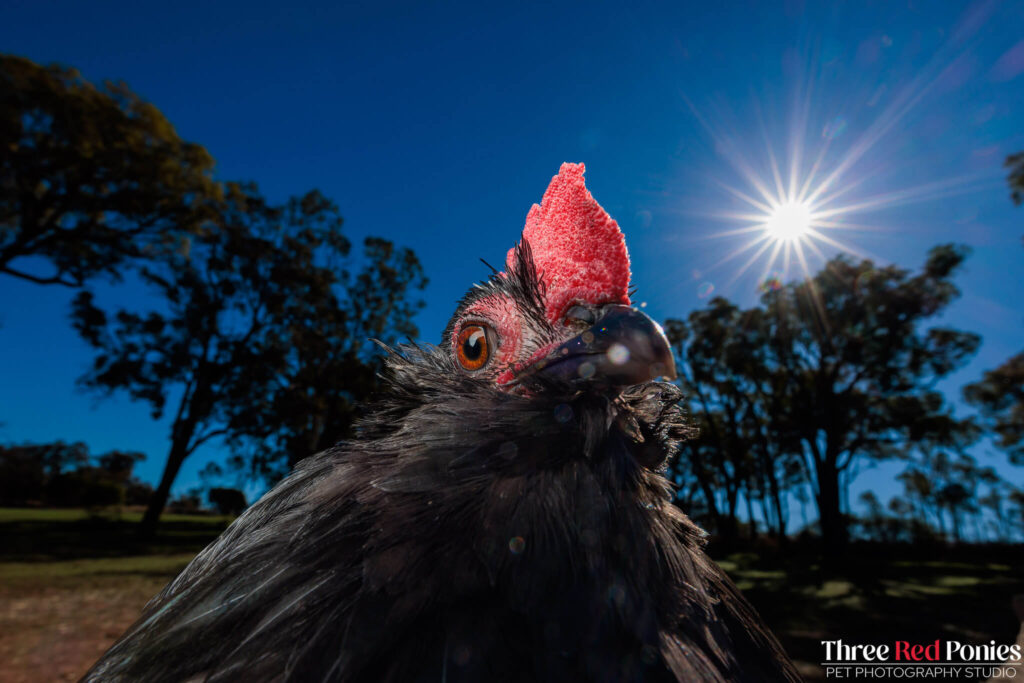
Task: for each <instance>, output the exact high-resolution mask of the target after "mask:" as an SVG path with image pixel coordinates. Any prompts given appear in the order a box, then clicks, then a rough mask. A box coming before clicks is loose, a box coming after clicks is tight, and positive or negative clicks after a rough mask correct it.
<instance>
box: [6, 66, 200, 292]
mask: <svg viewBox="0 0 1024 683" xmlns="http://www.w3.org/2000/svg"><path fill="white" fill-rule="evenodd" d="M0 92H2V93H3V97H2V98H0V149H2V150H3V154H0V273H6V274H7V275H11V276H14V277H18V278H22V279H24V280H28V281H30V282H35V283H39V284H58V285H64V286H68V287H79V286H81V285H82V284H83V283H84V282H85V281H86V280H88V279H89V278H92V277H94V276H96V275H100V274H105V275H108V276H110V277H113V278H114V279H117V278H118V277H119V276H120V274H121V272H122V267H123V266H124V264H125V261H126V260H130V259H135V258H138V257H142V256H148V255H151V254H153V253H156V252H159V251H162V250H166V249H176V248H178V247H179V245H180V243H181V240H182V239H183V235H185V234H187V233H189V232H191V231H193V230H194V229H196V227H197V226H198V225H199V224H200V222H201V221H202V220H203V218H204V209H205V208H206V207H208V205H209V204H208V200H209V199H210V198H212V197H215V196H217V194H218V193H219V191H220V190H219V186H218V185H217V183H215V182H214V181H213V179H212V169H213V159H212V158H211V157H210V155H209V154H208V153H207V152H206V150H205V149H203V148H202V147H200V146H199V145H195V144H192V143H188V142H183V141H182V140H181V139H180V138H179V137H178V135H177V133H176V132H175V131H174V128H173V127H172V126H171V124H170V123H169V122H168V121H167V119H165V118H164V116H163V114H161V113H160V111H159V110H158V109H157V108H156V107H155V106H153V105H152V104H149V103H147V102H144V101H143V100H141V99H140V98H139V97H138V96H137V95H136V94H134V93H133V92H132V91H131V90H129V89H128V87H127V86H126V85H124V84H123V83H109V82H108V83H105V84H103V85H102V86H95V85H93V84H92V83H89V82H88V81H86V80H85V79H83V78H82V77H81V75H80V74H79V73H78V72H77V71H75V70H74V69H68V68H64V67H61V66H46V67H43V66H39V65H37V64H35V63H33V62H31V61H29V60H27V59H23V58H21V57H13V56H5V55H0ZM32 257H39V258H42V259H45V260H46V261H47V262H48V269H47V272H39V271H38V270H37V269H35V268H34V267H33V266H32V265H30V259H31V258H32Z"/></svg>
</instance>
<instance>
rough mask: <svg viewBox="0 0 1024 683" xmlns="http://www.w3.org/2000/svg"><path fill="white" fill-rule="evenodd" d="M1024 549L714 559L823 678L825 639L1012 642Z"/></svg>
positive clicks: (872, 550) (900, 549)
mask: <svg viewBox="0 0 1024 683" xmlns="http://www.w3.org/2000/svg"><path fill="white" fill-rule="evenodd" d="M1021 550H1022V549H1021V547H1020V546H1000V545H985V546H961V547H943V546H931V547H914V546H884V545H879V544H856V545H854V546H852V547H851V548H850V550H849V552H848V554H847V556H846V557H844V558H843V560H842V562H839V563H835V564H834V565H833V566H831V567H830V568H827V569H826V568H825V565H824V564H823V562H822V560H821V558H820V556H818V555H817V554H816V553H814V552H812V551H811V550H810V549H808V548H806V547H803V548H801V547H795V548H791V549H789V550H788V551H778V550H765V551H763V552H760V553H750V552H745V553H729V554H724V555H721V556H719V557H717V558H716V559H718V560H719V561H720V563H721V564H722V566H723V567H724V568H725V569H726V571H727V572H728V573H729V575H730V576H731V577H732V579H733V580H734V581H735V582H736V584H737V585H738V586H739V587H740V589H741V590H743V592H744V593H745V594H746V596H747V597H748V599H749V600H750V601H751V602H752V603H753V604H754V605H755V607H756V608H757V609H758V611H759V612H760V613H761V615H762V616H763V617H764V619H765V621H766V622H768V624H769V625H770V626H771V627H772V629H773V630H774V631H775V633H776V634H777V635H778V637H779V639H780V640H781V641H782V644H783V645H784V646H785V648H786V650H787V651H788V652H789V653H790V655H791V656H792V657H793V658H794V659H796V660H801V661H802V662H805V663H808V664H809V666H805V667H802V669H803V672H804V673H805V675H807V677H808V678H809V679H811V680H815V679H819V678H821V676H822V675H823V672H822V671H821V667H820V666H817V664H818V663H820V662H821V661H822V657H823V654H824V647H823V646H822V644H821V641H823V640H836V639H842V640H843V641H844V642H846V643H850V644H858V643H873V644H888V645H890V647H891V646H892V644H893V643H894V642H895V641H897V640H905V641H909V642H911V643H931V642H933V641H934V640H936V639H939V640H943V641H945V640H957V641H960V642H965V643H966V642H970V643H988V642H989V641H990V640H995V641H996V643H1012V642H1014V639H1015V637H1016V634H1017V631H1018V630H1019V628H1020V624H1019V622H1018V621H1017V620H1016V619H1015V618H1014V616H1013V614H1012V612H1011V610H1010V599H1011V597H1012V596H1013V595H1014V594H1015V593H1020V592H1024V553H1022V552H1021ZM712 552H713V554H715V553H714V549H712Z"/></svg>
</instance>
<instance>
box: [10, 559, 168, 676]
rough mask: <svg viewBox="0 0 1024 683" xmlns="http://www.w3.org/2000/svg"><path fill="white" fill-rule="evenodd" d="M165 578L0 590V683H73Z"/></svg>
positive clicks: (108, 580)
mask: <svg viewBox="0 0 1024 683" xmlns="http://www.w3.org/2000/svg"><path fill="white" fill-rule="evenodd" d="M166 581H167V579H165V578H156V577H151V576H141V577H107V578H106V579H105V580H102V581H97V582H96V584H95V585H92V586H89V587H88V588H84V589H83V588H82V587H81V586H78V585H71V584H68V585H65V586H63V587H62V586H60V585H57V586H50V587H29V586H21V587H7V586H0V634H2V637H0V681H3V683H37V682H38V681H77V680H78V679H79V678H81V677H82V675H83V674H84V673H85V672H86V671H88V669H89V667H90V666H92V664H93V662H95V661H96V660H97V659H98V658H99V656H100V655H102V654H103V653H104V652H105V651H106V649H107V648H108V647H110V645H111V644H112V643H113V642H114V640H115V639H116V638H117V637H118V636H119V635H121V633H123V632H124V630H125V629H126V628H127V627H128V626H130V625H131V623H132V622H133V621H135V619H136V617H138V615H139V613H140V612H141V611H142V608H143V607H144V606H145V604H146V603H147V602H148V601H149V599H150V598H151V597H153V596H154V595H155V594H156V593H157V592H158V591H159V590H160V589H161V588H162V587H163V585H164V584H165V583H166Z"/></svg>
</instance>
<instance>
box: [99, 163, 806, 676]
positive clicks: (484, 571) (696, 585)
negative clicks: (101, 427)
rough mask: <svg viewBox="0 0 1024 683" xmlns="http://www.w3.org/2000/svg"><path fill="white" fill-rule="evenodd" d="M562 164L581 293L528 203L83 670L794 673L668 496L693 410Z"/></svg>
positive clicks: (551, 205) (602, 221)
mask: <svg viewBox="0 0 1024 683" xmlns="http://www.w3.org/2000/svg"><path fill="white" fill-rule="evenodd" d="M567 166H568V165H567ZM563 176H564V177H565V178H566V183H568V184H565V183H563V185H562V186H561V187H562V189H561V190H559V192H561V194H560V195H558V193H557V192H556V193H554V194H552V192H553V191H552V189H551V188H549V194H548V195H546V196H545V203H544V204H543V205H542V206H541V207H535V209H538V210H539V213H538V216H539V218H538V219H537V221H535V227H536V230H541V231H543V230H545V229H548V228H547V227H546V226H548V227H549V226H551V225H554V224H555V223H557V220H556V219H557V216H556V218H554V219H553V218H551V216H552V215H553V214H552V210H554V209H558V210H559V211H562V213H563V214H564V215H567V216H568V217H569V221H568V222H567V223H565V225H569V226H570V228H571V227H572V226H577V227H579V228H580V229H581V230H582V232H581V233H580V234H582V235H583V237H584V238H585V237H586V236H587V235H596V237H595V239H594V241H595V243H596V247H595V250H596V252H597V256H596V257H595V256H594V255H593V254H591V255H587V254H584V255H583V256H582V257H581V258H584V259H587V258H596V259H597V261H598V262H600V263H599V265H600V268H593V269H592V273H596V275H594V276H593V277H594V278H595V279H596V280H598V284H597V286H595V287H594V288H593V293H592V295H589V294H588V292H587V291H586V289H585V288H583V287H581V286H579V282H580V280H579V278H576V279H572V278H574V277H575V276H576V275H577V274H578V272H579V270H580V269H579V268H577V267H569V268H566V267H563V268H562V270H559V268H560V267H562V266H564V264H561V265H560V264H559V263H556V262H555V261H553V260H552V259H553V258H554V256H553V255H552V250H551V247H550V246H549V247H547V248H545V249H538V250H536V253H535V251H534V249H532V248H531V243H533V244H541V245H542V246H543V244H544V241H545V240H544V238H545V234H544V233H543V232H541V233H538V232H537V231H536V230H534V231H533V232H532V233H531V227H530V225H531V223H530V220H529V219H528V224H527V230H526V232H525V233H524V238H523V240H522V242H521V243H520V244H519V245H518V246H517V248H516V249H514V250H513V252H511V253H510V255H509V260H508V264H507V272H503V273H496V274H495V275H494V276H493V277H492V278H491V279H490V280H488V281H487V282H486V283H484V284H482V285H478V286H476V287H474V288H473V289H471V290H470V292H469V293H468V294H467V296H466V298H465V299H464V300H463V301H462V302H461V304H460V305H459V308H458V310H457V311H456V314H455V315H454V316H453V318H452V322H451V323H450V324H449V326H448V329H447V330H446V331H445V334H444V337H443V343H442V345H441V346H438V347H434V346H411V347H406V348H402V349H399V350H394V351H389V358H388V360H387V369H386V372H385V376H384V381H385V384H386V388H385V391H384V393H383V395H382V398H381V400H380V402H379V403H378V405H377V407H376V409H375V411H373V413H372V415H371V417H369V418H368V419H367V420H365V421H364V422H363V423H362V424H361V426H360V429H359V436H358V437H357V438H356V439H355V440H353V441H351V442H347V443H343V444H340V445H338V446H337V447H335V448H333V449H331V450H329V451H327V452H324V453H321V454H319V455H316V456H313V457H311V458H308V459H307V460H305V461H303V462H302V463H301V464H300V465H299V467H298V468H297V470H296V471H295V472H294V473H293V474H292V475H291V476H289V477H288V478H287V479H285V480H284V481H283V482H281V484H279V485H278V486H277V487H275V488H274V489H273V490H272V491H271V492H269V493H268V494H267V495H266V496H264V497H263V498H262V499H261V500H260V501H258V502H257V503H256V504H255V505H253V506H252V508H250V509H249V510H248V511H246V512H245V513H244V514H243V515H242V516H241V517H240V518H239V519H238V520H236V522H235V523H234V524H233V525H232V526H231V527H230V528H229V529H228V530H227V531H226V532H225V533H224V534H223V535H222V536H221V538H219V539H218V540H217V541H215V542H214V543H213V544H212V545H211V546H209V547H208V548H207V549H205V550H204V551H203V552H202V553H201V554H200V555H199V556H198V557H197V558H196V559H195V560H194V561H193V562H192V563H191V564H190V565H189V566H188V567H187V568H186V569H185V570H184V571H183V572H182V574H181V575H180V576H178V577H177V578H176V579H175V580H174V581H173V582H172V583H171V584H170V585H169V586H168V587H167V588H166V589H165V590H164V591H163V592H162V593H161V594H160V595H159V596H158V597H157V598H155V599H154V601H153V602H152V603H151V604H150V605H149V606H148V607H147V609H146V612H145V613H144V615H143V616H142V618H141V619H140V620H139V621H138V622H137V623H136V624H135V625H134V626H133V627H132V628H131V629H130V630H129V631H128V633H126V634H125V636H124V637H123V638H122V639H121V640H120V641H119V642H118V643H117V644H115V645H114V647H112V648H111V650H110V651H109V652H108V653H107V654H106V655H104V657H103V658H102V659H101V660H100V661H99V662H98V663H97V664H96V666H95V667H94V668H93V670H92V671H91V672H90V673H89V674H87V675H86V680H90V681H108V680H124V681H134V680H146V681H182V680H203V681H253V680H268V681H270V680H273V681H559V682H564V681H609V682H610V681H684V680H709V681H744V680H746V681H772V680H798V677H797V675H796V673H795V671H794V670H793V668H792V665H791V664H790V662H789V660H788V658H787V657H786V655H785V653H784V652H783V651H782V649H781V648H780V647H779V645H778V643H777V641H776V640H775V638H774V637H773V636H772V635H771V633H770V632H769V631H768V630H767V629H766V628H765V626H764V625H763V623H762V622H761V620H760V618H759V617H758V616H757V614H756V613H755V612H754V610H753V609H752V608H751V607H750V606H749V604H748V603H747V602H746V601H745V600H744V599H743V597H742V596H741V595H740V594H739V593H738V591H737V590H736V589H735V587H734V586H733V585H732V583H731V582H730V581H729V579H728V578H727V577H726V576H725V575H724V574H723V573H722V571H721V570H720V569H719V568H718V567H717V566H715V565H714V563H713V562H711V560H710V559H709V558H708V557H707V556H706V555H705V554H704V552H703V551H702V549H701V548H702V545H703V537H704V534H703V532H701V531H700V530H699V529H698V528H697V527H696V526H695V525H694V524H693V523H692V522H690V521H689V519H688V518H687V517H686V516H685V515H684V514H683V513H682V512H681V511H679V509H678V508H676V507H675V506H674V505H673V504H672V503H671V498H672V495H671V489H670V487H669V485H668V483H667V482H666V481H665V479H664V478H663V477H662V476H661V474H660V472H661V471H662V468H663V467H664V465H665V463H666V462H667V461H668V459H669V458H671V457H673V456H674V455H675V452H676V450H677V448H678V445H679V443H680V441H681V440H682V439H685V438H686V437H687V436H688V434H689V427H688V425H687V422H686V420H685V418H684V415H683V413H682V411H681V410H680V409H679V407H678V406H677V403H678V401H679V399H680V398H681V394H680V392H679V390H678V388H676V387H675V386H674V385H672V384H668V383H665V382H660V381H656V377H657V375H660V374H670V370H671V368H669V367H668V366H669V365H670V364H671V357H670V356H666V355H665V354H666V353H667V343H666V342H664V339H663V337H659V335H661V332H660V328H658V327H657V325H656V324H654V323H653V322H651V321H650V320H649V319H648V318H647V317H646V316H644V315H643V314H641V313H639V312H638V311H635V310H633V309H630V308H629V307H628V306H627V305H626V304H628V297H626V285H627V284H628V276H629V270H628V260H627V261H626V264H625V269H624V270H622V268H621V267H620V266H621V265H622V264H621V259H622V258H627V259H628V257H626V256H625V246H624V243H622V245H621V250H620V251H616V250H618V249H619V241H621V233H619V232H618V227H617V225H615V224H614V221H611V223H610V225H611V226H612V227H614V231H610V230H607V229H605V228H607V226H608V221H610V219H607V220H606V216H607V215H606V214H604V215H601V214H603V210H600V214H599V213H598V212H597V210H595V209H594V208H593V207H595V206H597V205H596V202H593V200H592V198H590V195H589V193H586V191H585V189H583V190H582V192H583V193H585V194H581V193H580V192H579V190H580V188H582V166H580V167H578V168H577V167H570V168H569V169H568V171H567V167H566V166H563V169H562V173H561V174H560V175H559V176H557V177H556V178H555V180H554V181H553V183H552V188H555V186H556V182H557V181H559V179H560V178H562V177H563ZM573 183H575V184H573ZM566 187H568V188H569V189H565V188H566ZM555 189H558V188H555ZM563 190H564V191H563ZM549 195H551V196H552V197H554V199H556V200H557V199H559V198H561V199H563V200H565V201H563V202H562V205H559V204H558V203H557V202H555V201H552V202H549V201H548V200H549ZM556 195H558V196H556ZM566 198H568V199H566ZM566 202H568V203H566ZM597 209H598V210H599V209H600V207H597ZM545 212H546V213H545ZM534 214H535V212H531V217H533V216H534ZM580 216H582V217H583V218H582V219H580V220H576V218H575V217H580ZM584 219H585V220H584ZM574 221H575V222H574ZM587 221H590V223H587ZM595 221H596V222H595ZM595 226H596V227H595ZM602 226H603V227H602ZM556 227H557V226H556ZM602 230H604V232H601V231H602ZM556 232H557V231H556ZM602 235H603V237H602ZM616 235H617V237H616ZM547 236H550V234H548V235H547ZM531 237H532V238H533V239H531ZM601 239H604V240H605V242H606V243H608V244H610V245H611V246H610V247H609V248H608V249H604V250H602V249H601V247H602V243H601V241H600V240H601ZM616 240H619V241H616ZM549 242H551V240H549ZM551 243H557V244H560V242H557V241H555V242H551ZM557 248H561V247H557ZM573 253H574V254H575V255H576V256H578V252H573ZM609 254H611V255H610V256H609ZM557 255H558V254H555V256H557ZM563 256H564V255H563ZM602 258H603V259H604V261H601V259H602ZM616 259H618V261H616ZM616 268H618V270H616ZM619 271H621V272H619ZM608 273H611V275H610V276H609V275H608ZM623 273H624V275H623ZM570 276H571V277H570ZM602 277H603V278H604V280H602ZM623 277H625V282H624V281H623ZM570 280H571V281H570ZM566 291H568V292H569V293H568V294H566ZM481 358H483V362H482V363H481Z"/></svg>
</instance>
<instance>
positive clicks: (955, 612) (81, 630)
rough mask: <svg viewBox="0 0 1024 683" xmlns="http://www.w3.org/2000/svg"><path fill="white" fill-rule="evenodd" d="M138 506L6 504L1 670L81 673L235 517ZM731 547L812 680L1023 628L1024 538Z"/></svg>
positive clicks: (0, 531) (24, 676) (734, 571)
mask: <svg viewBox="0 0 1024 683" xmlns="http://www.w3.org/2000/svg"><path fill="white" fill-rule="evenodd" d="M139 519H140V514H139V513H137V512H127V513H125V514H123V515H122V517H121V519H120V520H111V519H94V518H90V517H89V516H88V515H87V514H86V513H85V512H84V511H79V510H20V509H18V510H14V509H2V508H0V681H3V682H5V683H20V682H30V681H31V682H34V681H56V680H77V679H78V678H79V677H80V676H81V675H82V674H83V673H84V672H85V670H86V669H87V668H88V667H89V665H91V664H92V662H94V661H95V660H96V658H97V657H99V655H100V654H102V653H103V651H104V650H105V649H106V648H107V647H108V646H109V645H110V644H111V643H112V642H113V641H114V639H116V638H117V636H118V635H120V633H121V632H122V631H124V629H125V628H127V627H128V626H129V625H130V624H131V623H132V622H133V621H134V620H135V618H136V617H137V616H138V614H139V612H140V611H141V610H142V608H143V606H144V605H145V604H146V602H147V601H148V600H149V599H150V598H151V597H152V596H153V595H154V594H156V593H157V592H158V591H159V590H160V589H161V588H162V587H163V586H164V585H165V584H166V583H167V581H168V580H170V579H171V578H172V577H174V576H175V575H176V574H177V573H178V572H179V571H180V570H181V569H182V568H183V567H184V566H185V565H186V564H187V563H188V561H189V560H190V559H191V558H192V557H193V556H194V555H195V553H196V552H198V551H199V550H200V549H202V548H203V547H204V546H205V545H206V544H207V543H209V542H210V541H211V540H213V539H214V538H216V536H217V535H218V534H219V533H220V532H221V531H222V530H223V529H224V528H225V527H226V526H227V524H228V522H229V520H228V519H226V518H222V517H204V516H185V515H166V516H165V517H164V518H163V521H162V523H161V526H160V530H159V533H158V534H157V536H156V538H155V539H153V540H152V541H150V542H146V543H143V542H140V541H139V540H138V539H136V538H135V535H134V533H133V532H134V529H135V525H136V524H137V522H138V521H139ZM712 554H717V553H715V552H714V548H712ZM718 560H719V562H720V563H721V564H722V566H723V567H724V568H725V569H726V571H728V572H729V574H730V575H731V576H732V577H733V579H734V580H735V581H736V583H737V584H738V585H739V587H740V588H741V589H742V590H743V591H744V592H745V593H746V594H747V596H748V597H749V598H750V600H751V601H752V602H753V603H754V605H755V606H756V607H757V608H758V610H759V611H760V612H761V613H762V615H763V616H764V618H765V619H766V620H767V621H768V623H769V624H770V625H771V626H772V627H773V628H774V629H775V631H776V633H777V634H778V635H779V637H780V639H781V640H782V641H783V644H784V645H785V646H786V648H787V650H788V651H789V652H790V653H791V654H792V655H793V657H794V658H795V659H797V660H798V664H799V666H800V667H801V671H802V672H803V673H804V675H805V676H806V677H807V678H808V679H809V680H816V679H820V678H821V676H822V671H821V668H820V667H819V666H817V664H816V662H820V661H821V655H822V648H821V645H820V641H821V640H831V639H836V638H842V639H843V640H844V641H847V642H864V643H884V642H891V641H893V640H897V639H898V640H909V641H917V642H930V641H932V640H935V639H936V638H941V639H955V640H960V641H964V642H968V641H969V642H976V643H977V642H984V643H987V642H988V641H989V640H990V639H994V640H996V642H997V643H1009V642H1012V641H1013V639H1014V637H1015V636H1016V633H1017V629H1018V628H1019V624H1018V623H1017V622H1016V620H1015V619H1014V618H1013V616H1012V613H1011V611H1010V609H1009V602H1010V598H1011V596H1012V595H1013V594H1015V593H1021V592H1024V553H1022V552H1021V548H1020V547H1019V546H1018V547H1015V548H1006V547H1002V548H1000V547H982V548H978V547H968V548H931V549H922V548H909V547H902V548H899V547H897V548H884V547H880V546H857V547H855V548H854V549H853V550H852V552H851V553H850V555H849V557H848V558H847V559H846V560H845V561H844V562H843V563H842V565H841V566H840V567H839V568H832V569H827V570H826V569H824V568H823V566H822V564H821V563H820V561H819V560H818V559H817V558H816V557H815V556H814V555H813V554H811V553H808V552H801V551H800V550H799V549H798V548H793V549H789V550H787V551H777V550H776V551H772V550H762V551H761V552H759V553H752V552H747V553H728V554H724V555H721V556H719V557H718Z"/></svg>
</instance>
